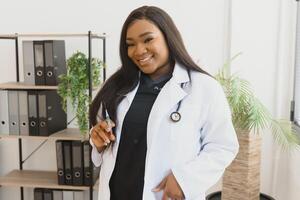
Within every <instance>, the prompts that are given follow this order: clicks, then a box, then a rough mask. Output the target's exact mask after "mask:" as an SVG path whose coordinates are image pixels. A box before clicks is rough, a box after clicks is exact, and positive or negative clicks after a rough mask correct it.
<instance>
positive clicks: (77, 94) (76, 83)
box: [58, 51, 104, 134]
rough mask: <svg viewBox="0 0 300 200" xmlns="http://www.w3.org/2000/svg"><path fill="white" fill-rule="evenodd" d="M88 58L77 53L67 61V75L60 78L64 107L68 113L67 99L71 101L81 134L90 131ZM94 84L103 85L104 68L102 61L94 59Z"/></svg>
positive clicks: (59, 91)
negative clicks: (102, 74) (102, 73)
mask: <svg viewBox="0 0 300 200" xmlns="http://www.w3.org/2000/svg"><path fill="white" fill-rule="evenodd" d="M88 63H89V62H88V58H87V56H86V55H85V54H84V53H82V52H80V51H77V52H75V53H74V54H73V55H72V56H71V57H70V58H69V59H68V60H67V74H63V75H60V76H59V85H58V94H59V95H60V96H61V97H62V106H63V109H64V111H65V112H66V111H67V99H70V101H71V105H72V108H73V110H75V111H76V114H75V115H76V118H77V124H78V126H79V129H80V132H81V133H82V134H85V133H86V132H87V130H88V106H89V105H90V103H91V99H90V98H89V96H88V94H87V90H88V88H89V85H88ZM91 65H92V69H91V70H92V75H91V77H92V83H93V85H94V86H99V84H101V80H100V77H101V69H102V68H103V67H104V64H103V62H102V61H101V60H100V59H97V58H92V63H91Z"/></svg>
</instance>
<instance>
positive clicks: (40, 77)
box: [33, 41, 45, 85]
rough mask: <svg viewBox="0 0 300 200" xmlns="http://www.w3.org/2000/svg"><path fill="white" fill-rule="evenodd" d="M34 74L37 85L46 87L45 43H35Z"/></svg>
mask: <svg viewBox="0 0 300 200" xmlns="http://www.w3.org/2000/svg"><path fill="white" fill-rule="evenodd" d="M33 49H34V51H33V52H34V74H35V84H36V85H45V67H44V66H45V59H44V42H43V41H34V42H33Z"/></svg>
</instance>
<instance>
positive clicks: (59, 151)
mask: <svg viewBox="0 0 300 200" xmlns="http://www.w3.org/2000/svg"><path fill="white" fill-rule="evenodd" d="M56 162H57V179H58V184H59V185H64V184H65V172H64V171H65V170H64V152H63V141H62V140H57V141H56Z"/></svg>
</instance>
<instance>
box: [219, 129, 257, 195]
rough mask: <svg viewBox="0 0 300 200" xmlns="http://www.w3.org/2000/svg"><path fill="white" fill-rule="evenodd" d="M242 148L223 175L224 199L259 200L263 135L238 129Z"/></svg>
mask: <svg viewBox="0 0 300 200" xmlns="http://www.w3.org/2000/svg"><path fill="white" fill-rule="evenodd" d="M237 135H238V140H239V144H240V150H239V153H238V155H237V157H236V158H235V159H234V161H233V162H232V163H231V165H230V166H229V167H228V168H227V169H226V170H225V173H224V176H223V188H222V200H259V192H260V158H261V152H260V151H261V137H260V136H259V135H258V134H250V133H249V131H241V130H237Z"/></svg>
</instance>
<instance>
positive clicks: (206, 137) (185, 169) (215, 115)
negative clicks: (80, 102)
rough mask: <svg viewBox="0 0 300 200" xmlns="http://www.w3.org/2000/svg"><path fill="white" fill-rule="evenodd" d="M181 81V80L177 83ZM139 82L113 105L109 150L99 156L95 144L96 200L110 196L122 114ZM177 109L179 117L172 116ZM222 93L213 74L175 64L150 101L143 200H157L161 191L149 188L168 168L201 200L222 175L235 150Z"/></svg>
mask: <svg viewBox="0 0 300 200" xmlns="http://www.w3.org/2000/svg"><path fill="white" fill-rule="evenodd" d="M181 83H185V84H184V87H183V88H182V87H181ZM137 88H138V86H137V87H136V88H135V89H134V90H133V91H131V92H129V93H128V94H127V95H126V97H125V98H124V99H123V100H122V101H121V103H120V104H119V106H118V109H117V119H118V121H117V127H116V135H117V140H116V142H115V144H114V147H113V150H111V149H109V150H106V151H104V153H101V154H99V153H98V151H97V149H96V148H95V147H94V145H93V143H92V142H91V144H92V146H93V150H92V160H93V162H94V164H95V165H96V166H100V165H101V170H100V182H99V193H98V196H99V197H98V200H110V190H109V180H110V177H111V175H112V172H113V169H114V165H115V161H116V156H117V150H118V145H119V141H120V136H121V129H122V124H123V120H124V117H125V115H126V113H127V111H128V109H129V107H130V104H131V102H132V100H133V98H134V96H135V94H136V91H137ZM179 101H182V103H181V107H180V110H179V112H180V114H181V120H180V121H179V122H172V121H171V120H170V114H171V113H172V112H174V111H175V110H176V108H177V105H178V102H179ZM238 148H239V145H238V141H237V137H236V133H235V130H234V128H233V125H232V122H231V114H230V109H229V106H228V103H227V101H226V97H225V95H224V92H223V90H222V87H221V86H220V85H219V83H218V82H217V81H216V80H214V79H213V78H211V77H209V76H207V75H205V74H202V73H199V72H193V71H191V72H190V78H189V75H188V72H187V70H186V69H185V68H184V67H182V66H180V65H179V64H176V65H175V68H174V71H173V77H172V78H171V79H170V80H169V81H168V82H167V83H166V84H165V86H164V87H163V88H162V89H161V91H160V93H159V95H158V96H157V99H156V101H155V102H154V104H153V107H152V110H151V112H150V115H149V119H148V125H147V154H146V163H145V177H144V190H143V200H161V198H162V192H157V193H155V192H152V189H153V188H155V187H156V186H157V185H158V184H159V183H160V182H161V181H162V180H163V178H164V177H165V176H167V175H168V174H169V173H170V171H172V172H173V174H174V176H175V177H176V180H177V182H178V183H179V185H180V186H181V188H182V190H183V192H184V194H185V198H186V199H187V200H205V191H206V190H207V189H209V187H211V186H212V185H213V184H215V183H216V182H217V181H218V179H219V178H220V177H221V176H222V174H223V172H224V170H225V168H226V167H227V166H228V165H229V164H230V163H231V161H232V160H233V159H234V157H235V156H236V154H237V152H238Z"/></svg>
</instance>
